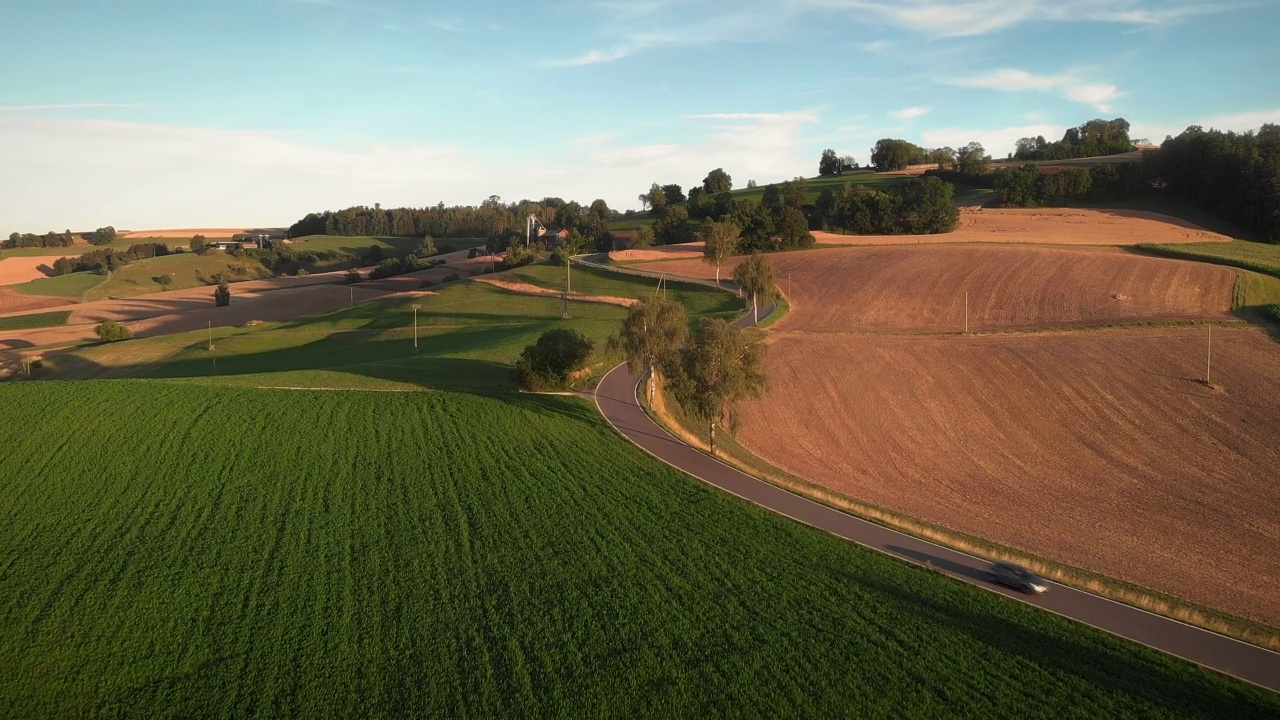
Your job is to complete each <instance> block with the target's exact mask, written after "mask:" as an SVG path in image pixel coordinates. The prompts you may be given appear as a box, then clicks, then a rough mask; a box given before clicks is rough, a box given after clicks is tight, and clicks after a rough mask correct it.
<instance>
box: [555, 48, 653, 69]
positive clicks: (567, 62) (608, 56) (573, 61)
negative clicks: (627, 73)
mask: <svg viewBox="0 0 1280 720" xmlns="http://www.w3.org/2000/svg"><path fill="white" fill-rule="evenodd" d="M637 49H638V48H636V47H635V46H631V47H625V46H624V47H617V48H614V49H612V50H590V51H588V52H585V53H583V54H581V55H578V56H576V57H571V58H562V59H559V60H550V61H548V62H547V65H548V66H550V67H555V68H570V67H583V66H584V65H596V64H598V63H607V62H613V61H614V60H621V59H622V58H624V57H627V56H629V55H632V54H634V53H635V52H636V50H637Z"/></svg>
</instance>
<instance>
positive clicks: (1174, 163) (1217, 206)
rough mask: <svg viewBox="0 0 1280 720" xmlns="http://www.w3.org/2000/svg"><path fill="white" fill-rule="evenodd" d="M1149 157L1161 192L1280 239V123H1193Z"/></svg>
mask: <svg viewBox="0 0 1280 720" xmlns="http://www.w3.org/2000/svg"><path fill="white" fill-rule="evenodd" d="M1146 160H1147V162H1146V164H1147V165H1148V167H1149V168H1150V173H1151V176H1152V178H1153V179H1154V182H1155V184H1156V185H1157V186H1158V187H1159V191H1160V192H1161V193H1164V194H1166V195H1171V196H1174V197H1176V198H1178V199H1180V200H1184V201H1186V202H1189V203H1191V204H1193V205H1196V206H1199V207H1200V208H1202V209H1204V210H1206V211H1207V212H1210V213H1213V214H1214V215H1217V216H1218V217H1220V218H1222V219H1223V220H1227V221H1229V222H1232V223H1235V224H1237V225H1240V226H1241V227H1244V228H1247V229H1249V230H1252V231H1253V232H1255V233H1257V234H1258V235H1259V236H1260V237H1262V238H1263V239H1265V240H1267V241H1268V242H1272V243H1280V125H1275V124H1270V125H1263V126H1262V128H1261V129H1260V130H1259V131H1258V132H1256V133H1254V132H1246V133H1235V132H1221V131H1218V130H1207V131H1206V130H1205V129H1204V128H1202V127H1200V126H1198V125H1193V126H1191V127H1189V128H1187V129H1186V130H1184V131H1183V132H1182V134H1180V135H1178V137H1176V138H1169V139H1167V140H1165V141H1164V144H1163V145H1161V147H1160V149H1159V150H1157V151H1155V152H1152V153H1148V157H1147V158H1146Z"/></svg>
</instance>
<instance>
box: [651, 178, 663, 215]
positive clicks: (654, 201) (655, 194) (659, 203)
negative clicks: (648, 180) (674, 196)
mask: <svg viewBox="0 0 1280 720" xmlns="http://www.w3.org/2000/svg"><path fill="white" fill-rule="evenodd" d="M666 206H667V193H666V191H664V190H663V189H662V186H661V185H659V184H658V183H654V184H653V185H650V186H649V207H650V208H651V209H652V210H654V211H655V212H661V211H662V210H663V208H665V207H666Z"/></svg>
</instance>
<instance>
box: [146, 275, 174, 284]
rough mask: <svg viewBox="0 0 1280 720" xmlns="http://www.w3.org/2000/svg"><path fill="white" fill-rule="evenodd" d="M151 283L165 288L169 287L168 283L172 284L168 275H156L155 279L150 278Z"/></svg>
mask: <svg viewBox="0 0 1280 720" xmlns="http://www.w3.org/2000/svg"><path fill="white" fill-rule="evenodd" d="M151 282H153V283H155V284H157V285H165V286H167V285H169V283H171V282H173V278H172V277H170V276H169V275H156V276H155V277H153V278H151Z"/></svg>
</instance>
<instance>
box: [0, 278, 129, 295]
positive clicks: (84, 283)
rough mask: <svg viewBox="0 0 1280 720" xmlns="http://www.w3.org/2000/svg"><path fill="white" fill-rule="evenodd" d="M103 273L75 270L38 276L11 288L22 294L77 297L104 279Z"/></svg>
mask: <svg viewBox="0 0 1280 720" xmlns="http://www.w3.org/2000/svg"><path fill="white" fill-rule="evenodd" d="M106 279H107V278H106V276H105V275H98V274H96V273H91V272H77V273H71V274H69V275H58V276H56V277H47V278H38V279H36V280H31V281H29V282H24V283H19V284H17V285H13V286H12V287H13V289H14V290H17V291H18V292H20V293H22V294H24V295H51V296H54V297H69V298H78V297H81V296H83V295H84V294H85V293H87V292H89V291H90V290H92V289H93V288H95V287H97V286H98V285H100V284H101V283H103V282H104V281H105V280H106Z"/></svg>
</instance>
